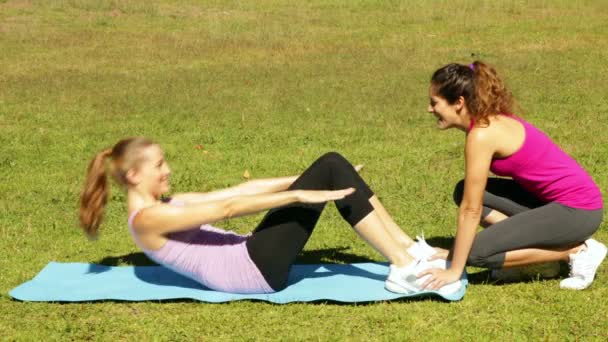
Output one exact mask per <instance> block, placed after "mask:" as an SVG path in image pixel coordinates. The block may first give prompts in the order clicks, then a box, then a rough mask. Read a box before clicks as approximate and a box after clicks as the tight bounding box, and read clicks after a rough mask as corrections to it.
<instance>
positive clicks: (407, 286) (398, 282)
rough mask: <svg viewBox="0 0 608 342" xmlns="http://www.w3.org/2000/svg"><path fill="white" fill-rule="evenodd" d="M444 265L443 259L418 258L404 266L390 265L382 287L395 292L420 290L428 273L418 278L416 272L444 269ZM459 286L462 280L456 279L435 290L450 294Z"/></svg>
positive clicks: (411, 292)
mask: <svg viewBox="0 0 608 342" xmlns="http://www.w3.org/2000/svg"><path fill="white" fill-rule="evenodd" d="M446 267H447V263H446V261H445V260H433V261H426V260H418V261H414V262H412V263H410V264H409V265H407V266H404V267H397V266H395V265H391V266H390V271H389V274H388V277H387V278H386V282H385V283H384V287H385V288H386V289H387V290H389V291H391V292H395V293H403V294H414V293H417V292H420V291H422V289H421V286H422V284H424V282H425V281H426V279H428V277H430V276H429V275H427V276H424V277H422V278H418V277H417V276H416V275H417V274H419V273H420V272H422V271H424V270H427V269H429V268H441V269H446ZM461 286H462V282H461V281H460V279H458V280H457V281H455V282H453V283H449V284H447V285H445V286H443V287H442V288H440V289H439V290H438V291H436V292H438V293H439V294H441V295H450V294H452V293H455V292H457V291H458V290H460V287H461Z"/></svg>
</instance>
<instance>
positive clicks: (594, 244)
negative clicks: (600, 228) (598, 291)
mask: <svg viewBox="0 0 608 342" xmlns="http://www.w3.org/2000/svg"><path fill="white" fill-rule="evenodd" d="M585 245H586V246H587V248H585V249H581V250H579V251H578V252H577V253H576V254H570V278H566V279H564V280H562V281H561V282H560V283H559V287H561V288H562V289H571V290H583V289H586V288H587V287H589V285H591V283H592V282H593V278H595V272H596V271H597V268H598V267H599V266H600V264H601V263H602V260H604V258H605V257H606V253H607V252H608V249H607V248H606V246H605V245H604V244H603V243H601V242H598V241H596V240H594V239H589V240H587V241H585Z"/></svg>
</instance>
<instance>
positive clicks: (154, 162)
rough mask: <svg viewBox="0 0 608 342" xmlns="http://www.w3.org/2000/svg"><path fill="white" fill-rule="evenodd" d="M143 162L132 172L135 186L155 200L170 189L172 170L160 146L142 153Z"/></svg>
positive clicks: (131, 175) (149, 147) (154, 146)
mask: <svg viewBox="0 0 608 342" xmlns="http://www.w3.org/2000/svg"><path fill="white" fill-rule="evenodd" d="M141 154H142V161H141V162H140V163H139V164H138V165H137V166H136V167H135V168H134V169H133V170H131V171H130V179H131V183H132V184H133V186H135V187H136V188H138V189H139V190H140V191H143V192H146V193H149V194H150V195H152V196H154V197H155V198H160V197H161V195H162V194H164V193H166V192H168V191H169V189H170V185H169V176H170V175H171V169H170V168H169V165H168V164H167V162H166V161H165V157H164V155H163V151H162V150H161V148H160V146H158V145H150V146H148V147H146V148H144V149H143V150H142V151H141Z"/></svg>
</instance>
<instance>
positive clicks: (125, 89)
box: [0, 0, 608, 341]
mask: <svg viewBox="0 0 608 342" xmlns="http://www.w3.org/2000/svg"><path fill="white" fill-rule="evenodd" d="M606 18H608V3H606V2H605V1H599V0H598V1H548V0H538V1H517V0H516V1H494V2H486V1H461V0H457V1H439V0H437V1H427V2H422V1H421V2H399V1H371V0H370V1H366V0H357V1H329V0H326V1H320V0H319V1H267V0H260V1H251V2H240V1H208V2H196V1H144V0H121V1H101V0H65V1H62V0H54V1H53V0H49V1H34V0H9V1H7V0H0V146H1V147H0V148H1V152H0V252H1V254H2V257H0V317H2V319H1V320H0V334H1V335H0V339H2V340H48V339H51V340H81V339H95V340H98V339H99V340H116V339H120V340H131V339H132V340H150V339H154V340H186V339H187V340H191V339H193V340H215V339H226V340H227V339H247V340H258V339H259V340H262V339H280V340H300V339H304V340H309V339H310V340H342V339H346V340H404V339H412V340H418V339H432V340H496V339H499V340H528V339H529V340H540V339H542V340H550V341H558V340H606V339H608V320H607V314H606V312H607V311H608V304H607V303H608V302H607V301H606V300H605V298H606V297H608V267H606V266H605V265H604V266H603V267H601V268H600V270H599V273H598V277H597V280H596V281H595V282H594V284H593V286H592V287H591V288H590V289H588V290H585V291H582V292H572V291H563V290H559V288H558V284H559V280H547V281H533V282H527V283H515V284H503V285H500V284H495V283H493V282H492V281H489V280H488V277H487V272H484V271H481V270H479V269H473V268H470V269H469V272H470V278H471V280H472V282H473V284H472V285H471V286H470V287H469V289H468V291H467V294H466V296H465V298H464V300H463V301H461V302H457V303H443V302H438V301H432V300H422V301H397V302H383V303H372V304H365V305H338V304H334V303H317V304H290V305H282V306H278V305H270V304H266V303H258V302H237V303H230V304H221V305H217V304H215V305H210V304H202V303H199V302H188V301H185V302H169V303H159V302H145V303H119V302H103V303H86V304H53V303H22V302H17V301H14V300H12V299H11V298H10V297H9V296H8V291H9V290H10V289H12V288H13V287H15V286H17V285H19V284H20V283H22V282H24V281H27V280H29V279H31V278H32V277H33V276H34V275H35V274H36V273H37V272H38V271H39V270H40V269H42V267H43V266H44V265H46V264H47V263H48V262H49V261H53V260H54V261H62V262H76V261H79V262H104V263H106V264H113V265H126V264H131V263H133V260H141V259H142V258H141V254H140V253H139V251H138V250H137V248H136V246H135V245H134V243H133V242H132V241H131V240H130V238H129V236H128V232H127V229H126V209H125V208H124V205H123V204H122V202H121V200H122V199H124V195H123V194H122V193H120V191H118V189H116V188H115V190H116V191H114V192H113V194H112V199H113V201H112V202H111V204H110V205H109V208H108V212H107V216H106V221H105V224H104V226H103V233H102V236H101V238H100V239H99V240H98V241H96V242H89V241H88V240H87V239H86V238H85V237H84V236H83V234H82V233H81V231H80V230H79V229H78V226H77V221H76V218H77V197H78V194H79V192H80V189H81V185H82V183H83V177H84V169H85V168H86V164H87V163H88V161H89V159H90V158H91V157H92V156H93V154H94V153H95V152H96V151H98V150H100V149H102V148H106V147H109V146H110V145H111V144H112V143H114V142H115V141H116V140H117V139H119V138H121V137H124V136H131V135H146V136H150V137H152V138H154V139H156V140H158V141H159V142H160V143H161V144H162V145H163V146H164V148H165V150H166V152H167V157H168V160H169V162H170V164H171V167H172V169H173V177H172V179H173V180H172V183H173V190H174V191H176V192H180V191H206V190H210V189H214V188H217V187H222V186H226V185H229V184H235V183H238V182H240V181H242V180H243V174H244V172H245V171H248V172H249V173H250V174H251V176H252V177H267V176H278V175H291V174H295V173H298V172H300V171H302V169H303V168H304V167H305V166H306V165H307V164H308V163H310V162H311V161H313V160H314V159H315V157H317V156H318V155H320V154H321V153H323V152H326V151H331V150H336V151H340V152H341V153H343V154H344V155H345V156H347V157H348V158H349V159H350V160H352V161H353V162H356V163H364V164H365V165H366V166H365V169H364V171H363V173H362V174H363V176H364V178H366V179H367V180H368V181H369V182H370V184H371V185H372V188H373V189H374V190H375V191H376V192H377V193H378V194H379V196H380V198H381V200H382V201H383V202H384V203H385V205H386V207H387V208H388V209H389V211H390V212H391V213H392V214H393V215H394V217H395V218H396V221H397V222H398V223H400V225H401V226H402V228H403V229H404V230H405V231H406V232H407V233H409V234H411V235H416V234H417V233H419V232H420V231H421V230H424V231H425V235H426V236H427V237H428V238H429V240H430V241H431V242H433V243H435V244H439V245H443V246H449V245H450V243H451V240H452V238H453V235H454V232H455V222H456V207H455V206H454V205H453V203H452V200H451V196H452V194H451V193H452V188H453V186H454V184H455V183H456V182H457V181H458V180H459V179H461V178H462V176H463V158H462V150H463V140H464V139H463V138H464V136H463V134H462V133H460V132H456V131H453V132H452V131H448V132H439V131H437V130H436V129H435V128H434V126H435V122H434V121H435V120H434V118H433V117H431V116H430V115H429V114H427V113H426V111H425V110H426V105H427V101H428V95H427V87H428V80H429V78H430V75H431V73H432V72H433V71H434V70H435V69H436V68H438V67H440V66H442V65H443V64H446V63H448V62H453V61H456V62H463V63H467V62H471V61H472V60H473V59H477V58H481V59H483V60H485V61H487V62H490V63H492V64H494V65H496V66H497V68H498V69H499V71H500V72H501V73H502V75H504V76H505V78H506V80H507V83H508V84H509V85H510V87H511V89H512V90H513V92H514V94H515V95H516V97H517V99H518V100H519V103H520V104H521V106H522V107H523V108H524V109H525V117H526V118H527V119H528V120H529V121H531V122H532V123H534V124H536V125H537V126H538V127H540V128H541V129H543V130H545V132H547V133H548V134H549V135H550V136H551V137H552V138H553V139H554V140H555V141H556V142H558V143H559V144H560V145H561V146H562V147H563V148H564V149H565V150H566V151H567V152H569V153H570V154H571V155H573V156H574V157H575V158H576V159H577V160H578V161H579V163H581V164H582V165H583V166H584V167H585V168H586V169H587V170H588V171H589V172H590V173H591V174H592V175H593V177H594V178H595V180H596V181H597V183H598V184H599V186H600V187H601V188H602V189H603V190H604V191H605V192H606V191H608V172H607V171H606V170H607V167H608V134H606V133H605V132H606V130H607V129H608V115H606V113H608V100H607V98H606V94H607V86H606V84H608V54H606V51H608V39H607V38H606V32H607V31H608V21H607V20H606ZM197 145H201V146H203V149H197V148H196V146H197ZM203 150H204V151H206V153H204V152H203ZM260 218H261V216H260V215H258V216H255V217H247V218H241V219H237V220H234V221H230V222H228V223H222V224H219V226H221V227H223V228H228V229H233V230H236V231H239V232H246V231H248V230H250V229H251V228H252V227H254V226H255V224H256V222H258V221H259V219H260ZM596 238H597V239H598V240H600V241H603V242H605V243H606V242H608V229H607V225H606V224H602V226H601V228H600V231H599V232H598V233H597V235H596ZM365 260H381V259H380V257H379V256H378V255H377V254H375V253H374V252H373V251H372V250H371V249H370V248H369V247H367V246H366V245H365V244H364V243H363V242H362V241H361V240H359V239H358V238H357V236H356V235H355V233H353V232H352V230H350V229H349V227H348V226H347V225H346V224H345V223H343V222H342V221H341V220H340V219H339V216H338V215H337V214H336V212H335V210H333V209H330V210H327V211H326V212H325V213H324V214H323V217H322V220H321V223H320V225H319V227H318V230H317V232H316V234H315V235H314V236H313V238H312V240H311V241H310V243H309V245H308V246H307V250H306V251H305V253H304V254H303V256H302V262H352V261H365Z"/></svg>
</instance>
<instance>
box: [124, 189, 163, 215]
mask: <svg viewBox="0 0 608 342" xmlns="http://www.w3.org/2000/svg"><path fill="white" fill-rule="evenodd" d="M159 203H160V198H156V197H155V196H153V195H152V194H148V193H143V192H141V191H138V190H137V189H129V190H127V204H128V206H129V212H131V211H133V210H139V209H141V208H146V207H151V206H153V205H156V204H159Z"/></svg>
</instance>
